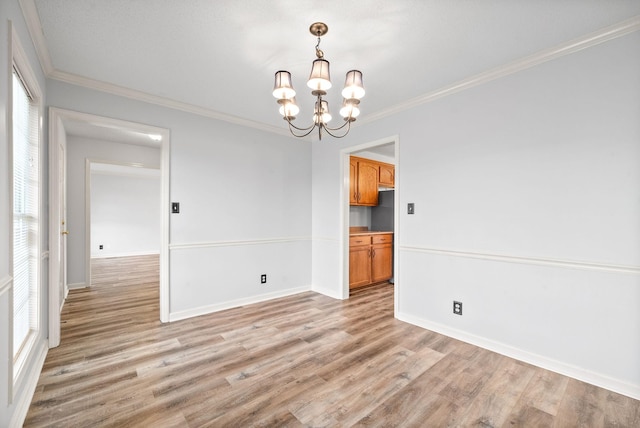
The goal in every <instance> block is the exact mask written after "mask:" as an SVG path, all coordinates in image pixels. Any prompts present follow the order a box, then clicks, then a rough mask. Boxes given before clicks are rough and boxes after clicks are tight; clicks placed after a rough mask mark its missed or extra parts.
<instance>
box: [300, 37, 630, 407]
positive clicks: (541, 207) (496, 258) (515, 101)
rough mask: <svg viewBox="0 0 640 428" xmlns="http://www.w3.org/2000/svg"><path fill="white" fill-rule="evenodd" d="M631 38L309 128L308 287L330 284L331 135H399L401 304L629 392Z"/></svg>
mask: <svg viewBox="0 0 640 428" xmlns="http://www.w3.org/2000/svg"><path fill="white" fill-rule="evenodd" d="M638 46H640V33H638V32H635V33H632V34H630V35H627V36H624V37H621V38H618V39H615V40H611V41H608V42H606V43H602V44H599V45H596V46H594V47H591V48H588V49H585V50H581V51H578V52H576V53H573V54H570V55H567V56H563V57H560V58H558V59H555V60H552V61H549V62H545V63H542V64H540V65H537V66H535V67H532V68H529V69H526V70H523V71H520V72H518V73H516V74H511V75H508V76H506V77H502V78H500V79H497V80H493V81H491V82H489V83H485V84H482V85H480V86H476V87H473V88H471V89H468V90H465V91H462V92H458V93H455V94H453V95H450V96H448V97H445V98H441V99H439V100H436V101H433V102H431V103H428V104H424V105H422V106H420V107H416V108H414V109H411V110H408V111H404V112H403V113H402V114H398V115H396V116H392V117H387V118H385V119H382V120H380V121H377V122H375V123H372V124H367V125H365V126H361V127H359V128H357V129H356V130H353V131H352V135H349V137H348V139H346V140H341V141H340V142H338V143H334V142H332V144H324V143H323V144H314V146H313V191H312V194H313V206H314V212H313V216H314V222H313V235H314V237H316V236H317V237H323V239H317V240H314V243H313V250H314V258H313V263H314V266H313V284H314V287H316V289H318V290H323V291H325V292H327V293H328V294H329V293H331V294H333V295H339V293H340V292H341V291H342V290H340V287H339V285H338V284H339V280H340V275H341V263H342V260H341V259H340V257H339V256H337V255H336V254H339V253H340V249H341V247H340V245H341V242H342V241H341V239H342V237H341V233H342V231H341V228H340V214H339V204H340V193H339V190H340V186H341V182H342V177H341V176H340V165H341V159H340V150H341V149H343V148H348V147H350V146H351V147H353V146H356V145H360V144H362V143H365V142H370V141H377V140H379V139H381V138H383V137H386V136H393V135H398V136H399V150H400V151H399V158H398V159H396V161H397V170H396V172H397V177H398V178H399V180H400V181H399V187H398V188H397V189H396V198H399V201H400V218H399V230H396V244H397V245H398V246H399V260H398V266H399V267H398V270H397V271H396V284H397V287H398V294H397V298H398V305H399V306H398V313H397V316H398V317H399V318H401V319H404V320H408V321H410V322H413V323H416V324H418V325H422V326H425V327H427V328H430V329H433V330H437V331H441V332H443V333H445V334H449V335H451V336H454V337H458V338H461V339H463V340H466V341H469V342H472V343H477V344H479V345H481V346H485V347H488V348H490V349H495V350H497V351H499V352H502V353H506V354H508V355H513V356H516V357H518V358H521V359H524V360H527V361H530V362H532V363H535V364H538V365H542V366H546V367H550V368H553V369H554V370H558V371H561V372H564V373H567V374H569V375H572V376H574V377H578V378H582V379H585V380H589V381H592V382H596V383H599V384H601V385H604V386H606V387H609V388H613V389H617V390H619V391H624V392H626V393H627V394H633V395H634V396H636V397H638V396H640V364H638V361H640V239H639V238H640V222H639V221H638V219H640V197H639V195H640V144H639V141H640V121H639V120H638V118H639V117H640V97H639V96H638V94H640V79H639V78H638V76H640V49H638ZM408 202H414V203H415V207H416V208H415V215H407V214H406V204H407V203H408ZM453 300H460V301H462V302H463V304H464V315H463V316H462V317H460V316H455V315H453V314H452V301H453Z"/></svg>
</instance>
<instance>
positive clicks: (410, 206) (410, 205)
mask: <svg viewBox="0 0 640 428" xmlns="http://www.w3.org/2000/svg"><path fill="white" fill-rule="evenodd" d="M415 210H416V207H415V204H414V203H413V202H409V203H408V204H407V214H413V213H415Z"/></svg>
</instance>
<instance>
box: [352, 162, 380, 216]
mask: <svg viewBox="0 0 640 428" xmlns="http://www.w3.org/2000/svg"><path fill="white" fill-rule="evenodd" d="M379 174H380V169H379V166H378V162H375V161H371V160H369V159H363V158H358V157H355V156H351V158H350V162H349V204H350V205H361V206H375V205H378V176H379Z"/></svg>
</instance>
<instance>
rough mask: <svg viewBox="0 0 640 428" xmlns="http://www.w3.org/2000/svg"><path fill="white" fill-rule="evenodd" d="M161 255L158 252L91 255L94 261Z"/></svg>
mask: <svg viewBox="0 0 640 428" xmlns="http://www.w3.org/2000/svg"><path fill="white" fill-rule="evenodd" d="M157 255H160V252H158V251H138V252H131V253H105V254H99V255H93V254H92V255H91V258H92V259H109V258H112V257H135V256H157Z"/></svg>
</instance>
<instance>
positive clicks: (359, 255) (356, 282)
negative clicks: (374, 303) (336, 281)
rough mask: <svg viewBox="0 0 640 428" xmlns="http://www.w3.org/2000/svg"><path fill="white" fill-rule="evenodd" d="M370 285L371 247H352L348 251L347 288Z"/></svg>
mask: <svg viewBox="0 0 640 428" xmlns="http://www.w3.org/2000/svg"><path fill="white" fill-rule="evenodd" d="M370 283H371V246H370V245H363V246H359V247H352V248H351V249H350V250H349V288H355V287H360V286H363V285H368V284H370Z"/></svg>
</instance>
